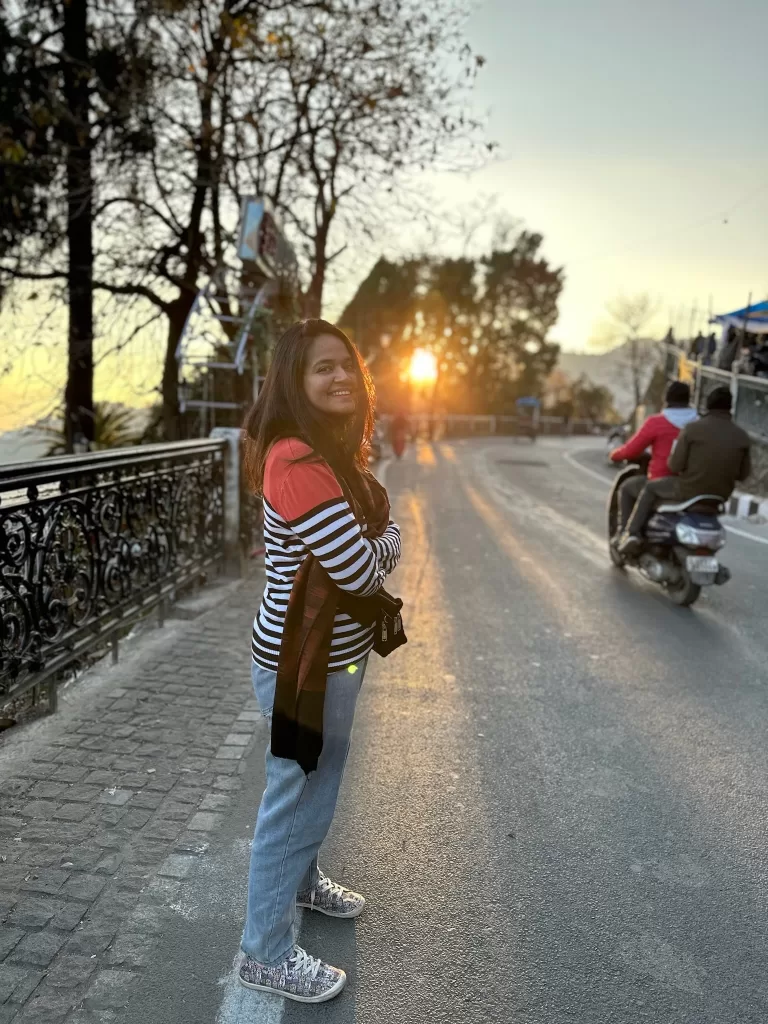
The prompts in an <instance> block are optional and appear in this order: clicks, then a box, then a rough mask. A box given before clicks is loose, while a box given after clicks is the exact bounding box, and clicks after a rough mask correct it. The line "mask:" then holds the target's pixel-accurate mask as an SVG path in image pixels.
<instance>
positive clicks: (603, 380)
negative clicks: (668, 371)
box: [557, 340, 658, 416]
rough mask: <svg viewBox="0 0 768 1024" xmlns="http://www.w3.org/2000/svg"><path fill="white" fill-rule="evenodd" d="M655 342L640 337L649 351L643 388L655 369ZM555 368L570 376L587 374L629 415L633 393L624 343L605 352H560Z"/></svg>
mask: <svg viewBox="0 0 768 1024" xmlns="http://www.w3.org/2000/svg"><path fill="white" fill-rule="evenodd" d="M656 344H658V343H657V342H655V341H652V340H645V341H643V345H644V346H646V347H647V351H648V369H647V377H646V379H645V380H644V381H643V390H645V387H646V386H647V384H648V382H649V381H650V379H651V374H652V373H653V369H654V361H653V358H652V353H653V348H654V346H655V345H656ZM557 366H558V369H560V370H562V372H563V373H564V374H565V375H566V376H567V377H569V378H570V379H571V380H576V379H577V378H578V377H580V376H581V375H582V374H583V375H584V376H585V377H588V378H589V379H590V380H591V381H592V383H593V384H600V385H602V386H603V387H606V388H608V390H609V391H610V392H611V394H612V395H613V400H614V404H615V406H616V409H617V411H618V412H620V413H622V414H623V415H625V416H629V415H630V413H631V412H632V407H633V404H634V399H633V397H632V386H631V382H630V378H629V374H628V373H627V345H626V343H625V344H624V345H619V346H617V347H616V348H612V349H611V350H610V351H608V352H599V353H592V352H561V353H560V357H559V359H558V362H557Z"/></svg>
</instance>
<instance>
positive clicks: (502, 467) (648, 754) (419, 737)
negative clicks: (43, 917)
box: [130, 439, 768, 1024]
mask: <svg viewBox="0 0 768 1024" xmlns="http://www.w3.org/2000/svg"><path fill="white" fill-rule="evenodd" d="M590 447H592V442H589V441H587V442H578V441H576V440H573V441H570V442H568V443H563V442H547V441H542V442H540V443H538V444H536V445H528V444H523V443H517V444H516V443H514V442H513V441H508V440H501V439H499V440H495V441H494V440H485V441H475V442H456V443H437V444H435V445H431V446H428V445H421V446H419V447H418V449H416V450H413V449H411V450H410V451H409V452H408V453H407V455H406V458H405V459H404V460H403V461H402V462H401V463H398V464H393V465H391V466H390V468H389V475H388V480H387V484H388V487H389V488H390V492H391V494H392V496H393V499H394V506H395V512H396V516H397V519H398V521H399V522H400V524H401V527H402V530H403V547H404V551H405V557H404V562H403V565H402V567H401V568H400V569H399V570H398V572H397V574H396V576H395V577H394V578H393V581H392V588H391V589H392V590H393V591H394V592H396V593H400V594H401V595H402V596H403V597H404V599H405V600H406V618H405V622H406V629H407V632H408V635H409V640H410V642H409V644H408V646H407V647H406V648H405V649H404V650H401V651H398V652H396V653H395V654H393V655H392V657H391V658H389V659H387V660H386V661H381V660H378V659H375V660H376V664H374V665H373V666H372V669H371V671H370V673H369V675H368V677H367V678H366V680H365V683H364V688H363V693H362V696H361V702H360V705H359V712H358V718H357V722H356V727H355V735H354V737H353V745H352V753H351V756H350V761H349V765H348V770H347V777H346V779H345V784H344V790H343V793H342V797H341V799H340V803H339V808H338V812H337V818H336V821H335V823H334V826H333V829H332V833H331V836H330V837H329V842H328V843H327V847H326V850H325V856H324V860H323V866H324V868H325V870H326V871H327V873H328V874H330V875H331V876H332V877H333V878H335V879H338V880H341V881H344V882H346V883H347V884H348V885H350V886H351V887H353V888H356V889H358V890H359V891H361V892H363V893H364V894H365V895H366V896H367V898H368V901H369V902H368V907H367V909H366V912H365V914H364V915H363V917H362V918H360V919H359V920H358V921H357V922H338V921H331V920H328V919H325V918H320V917H318V916H316V915H312V916H311V915H308V914H305V915H304V918H303V925H302V932H301V940H302V943H303V944H304V945H305V946H306V947H307V948H308V949H309V950H310V951H311V952H313V953H316V954H320V955H323V956H324V957H325V958H327V959H329V960H330V961H331V962H333V963H337V964H338V965H339V966H341V967H344V969H345V970H346V971H347V972H348V975H349V985H348V988H347V991H346V992H345V993H344V994H343V995H342V996H341V997H340V998H339V999H338V1000H335V1001H334V1002H333V1003H330V1004H326V1005H323V1006H316V1007H304V1006H299V1005H297V1004H291V1003H288V1004H283V1003H282V1002H281V1001H280V1000H279V999H276V998H274V997H263V998H262V997H260V996H259V995H258V994H254V993H249V992H244V991H243V990H242V989H240V990H237V986H236V985H235V984H234V982H233V978H232V976H231V975H230V976H229V978H227V977H223V978H221V984H220V986H219V987H218V988H217V987H216V986H215V985H214V981H215V980H216V979H215V977H211V975H212V974H213V973H214V972H213V969H212V968H211V967H210V966H208V961H210V960H211V957H210V954H206V950H210V949H211V948H214V947H215V948H216V949H217V950H219V949H220V948H221V946H222V944H224V945H225V946H226V944H227V943H229V946H230V949H229V953H231V954H234V953H235V951H236V946H237V939H238V937H239V935H238V932H237V927H239V917H238V914H239V912H240V909H239V908H242V899H243V893H244V883H245V878H244V871H245V864H246V860H247V839H248V837H249V835H250V831H251V828H252V821H253V817H252V811H250V805H249V803H248V800H246V799H245V798H242V799H240V801H239V803H238V808H237V809H236V812H233V816H232V817H231V819H230V824H229V825H228V827H227V829H224V830H223V833H222V836H220V837H219V839H218V846H217V847H216V848H215V849H214V850H213V851H212V859H211V861H210V867H209V869H208V870H209V879H208V884H207V894H206V895H201V896H200V897H199V898H200V900H202V901H203V903H205V901H206V900H207V901H208V903H206V905H205V907H204V909H203V910H202V911H201V910H200V908H199V907H198V908H197V910H196V911H194V912H193V911H192V910H190V912H189V913H188V914H187V916H186V919H180V923H179V928H178V930H177V931H178V934H177V935H176V936H175V938H173V941H171V938H169V943H171V945H173V943H175V946H174V947H173V948H174V950H175V953H174V957H175V961H174V963H172V964H171V965H170V967H169V966H168V965H167V964H166V965H164V966H165V968H166V969H165V973H164V979H165V984H166V985H167V984H168V983H169V978H171V979H174V984H175V985H177V986H178V989H177V990H178V991H179V992H181V994H182V996H183V997H184V1007H185V1010H184V1014H183V1015H178V1019H179V1020H182V1019H183V1020H184V1021H185V1024H196V1022H198V1021H199V1022H200V1024H209V1022H210V1021H211V1020H212V1019H213V1018H212V1014H211V1011H210V1009H208V1007H210V1005H211V1003H212V998H211V992H213V993H214V994H215V1001H216V1004H217V1006H218V1009H217V1011H216V1013H217V1014H218V1016H217V1017H216V1019H217V1020H218V1021H219V1022H220V1024H235V1022H236V1024H246V1022H247V1024H255V1022H264V1021H275V1022H276V1021H279V1020H282V1021H284V1022H285V1024H295V1022H304V1021H310V1020H311V1021H313V1022H327V1024H373V1022H382V1024H421V1022H423V1024H435V1022H451V1024H454V1022H461V1024H464V1022H467V1024H470V1022H471V1024H474V1022H477V1024H480V1022H483V1024H492V1022H505V1024H506V1022H515V1024H518V1022H519V1024H572V1022H579V1024H607V1022H619V1024H630V1022H641V1021H642V1022H645V1021H648V1022H653V1024H683V1022H684V1024H736V1022H738V1024H752V1022H754V1024H758V1022H760V1024H763V1022H764V1021H765V1020H766V1019H767V1018H768V981H766V980H765V963H766V959H767V954H768V948H767V947H768V942H767V941H766V934H767V932H768V927H767V926H766V911H767V910H768V897H767V892H768V890H767V889H766V880H765V878H766V870H765V869H766V826H765V807H766V798H767V797H768V753H767V751H766V742H765V736H766V727H767V726H768V635H766V631H765V630H764V628H763V621H764V619H763V609H764V607H765V605H766V599H767V598H768V573H767V572H766V569H767V568H768V545H766V544H764V543H760V541H759V540H752V539H749V538H748V537H743V536H740V535H736V534H734V535H732V536H731V537H730V538H729V541H728V545H727V547H726V549H725V557H724V561H725V562H726V564H728V565H729V566H730V567H731V568H732V570H733V579H732V581H731V583H730V584H729V585H728V586H726V587H724V588H720V589H714V588H713V589H712V590H710V591H709V592H708V593H707V594H706V595H705V596H704V597H703V598H702V600H701V602H700V603H699V604H698V605H696V607H695V608H694V609H679V608H676V607H675V606H673V605H672V604H671V602H669V601H668V600H667V599H666V598H665V597H664V595H663V594H662V593H661V591H659V590H658V589H656V588H654V587H652V586H651V585H650V584H646V583H645V582H643V581H642V580H641V579H640V578H639V577H638V576H636V575H625V574H622V573H620V572H618V571H617V570H615V569H613V568H612V567H611V565H610V563H609V561H608V558H607V553H606V545H605V540H604V537H603V507H604V503H605V497H606V494H607V490H608V483H607V479H608V478H609V477H610V471H609V470H608V469H606V468H605V467H604V462H603V456H602V452H603V449H602V448H600V449H594V450H589V449H590ZM603 474H604V475H605V478H606V482H605V483H601V481H600V479H599V477H600V476H601V475H603ZM734 525H737V524H734ZM745 532H750V531H749V530H745ZM751 532H753V533H755V535H756V536H757V537H758V538H763V537H766V538H768V529H767V530H766V531H765V534H761V533H760V532H759V531H751ZM260 763H261V753H259V754H258V755H255V754H254V755H252V756H251V757H250V758H249V762H248V769H247V770H248V772H250V773H251V775H252V782H253V792H252V800H251V802H252V803H253V805H254V807H255V803H257V802H258V795H259V793H260V785H261V784H262V782H261V779H262V776H261V775H260V771H261V769H260ZM249 812H250V813H251V817H250V818H249ZM206 915H208V916H207V917H206ZM189 922H195V923H194V924H190V923H189ZM185 929H186V930H185ZM195 929H196V931H195ZM193 932H194V940H192V939H190V935H191V934H192V933H193ZM169 956H170V954H169ZM206 956H207V957H208V960H206ZM192 957H196V958H197V959H196V960H192V961H191V960H190V958H192ZM171 959H173V957H171ZM213 959H214V960H217V961H220V960H221V959H222V956H221V954H217V956H216V957H214V958H213ZM230 959H231V957H230ZM191 963H192V964H193V966H191ZM185 968H186V973H185ZM190 970H192V971H193V982H194V984H192V983H191V981H190V977H189V972H190ZM161 978H162V973H158V979H161ZM159 984H160V980H158V985H159ZM203 990H204V991H205V993H206V994H205V995H204V996H200V999H199V1002H198V1008H197V1009H196V1005H195V1000H194V999H192V998H190V997H189V992H192V991H197V992H198V993H201V992H203ZM185 993H186V995H185ZM155 997H156V993H155V994H153V991H152V989H151V986H150V988H149V989H148V990H147V992H146V993H145V1002H146V1003H147V1011H148V1012H149V1007H151V1005H153V1002H152V1001H153V999H155ZM155 1005H157V1004H155ZM177 1006H178V1001H177ZM142 1013H143V1008H142V1006H141V1005H139V1004H137V1006H136V1008H135V1011H134V1013H133V1015H132V1016H131V1018H130V1019H131V1021H132V1020H134V1019H135V1020H136V1021H137V1022H138V1021H139V1020H141V1019H142ZM161 1017H162V1019H163V1020H171V1019H174V1020H175V1019H176V1015H174V1013H173V1012H171V1010H170V1008H169V1011H168V1013H167V1014H166V1013H163V1014H162V1015H161ZM143 1019H144V1020H146V1019H147V1017H146V1016H144V1017H143ZM156 1019H160V1017H156Z"/></svg>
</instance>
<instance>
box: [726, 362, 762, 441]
mask: <svg viewBox="0 0 768 1024" xmlns="http://www.w3.org/2000/svg"><path fill="white" fill-rule="evenodd" d="M734 419H735V420H736V422H737V423H738V424H739V426H740V427H744V429H745V430H746V431H748V432H749V433H750V434H752V435H753V436H754V437H759V438H764V439H765V440H766V441H768V380H764V379H763V378H761V377H739V378H738V389H737V393H736V408H735V409H734Z"/></svg>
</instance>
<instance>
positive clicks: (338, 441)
mask: <svg viewBox="0 0 768 1024" xmlns="http://www.w3.org/2000/svg"><path fill="white" fill-rule="evenodd" d="M321 334H330V335H332V336H333V337H334V338H338V339H339V340H340V341H343V342H344V344H345V345H346V348H347V351H348V352H349V354H350V357H351V359H352V361H353V363H354V366H355V373H356V375H357V377H358V396H357V408H356V410H355V412H354V414H353V415H352V416H350V418H349V420H348V421H347V422H346V423H345V424H344V425H343V427H342V428H341V429H339V427H338V426H337V425H336V423H335V422H334V420H333V419H332V418H331V417H328V416H324V415H323V414H322V413H320V412H319V411H318V410H317V409H315V407H314V406H313V405H312V404H311V402H310V401H309V399H308V398H307V395H306V392H305V390H304V371H305V369H306V361H307V353H308V352H309V349H310V346H311V344H312V342H313V341H314V339H315V338H317V337H319V336H320V335H321ZM374 396H375V392H374V388H373V381H372V380H371V375H370V373H369V372H368V368H367V367H366V365H365V363H364V362H363V360H362V358H361V356H360V353H359V352H358V350H357V348H356V347H355V346H354V345H353V343H352V342H351V341H350V340H349V338H348V337H347V336H346V334H345V333H344V332H343V331H342V330H341V329H340V328H338V327H335V326H334V325H333V324H330V323H328V321H327V320H300V321H299V322H298V323H295V324H293V325H292V326H291V327H289V328H288V330H287V331H286V332H285V334H283V336H282V337H281V338H280V340H279V341H278V343H277V345H276V346H275V351H274V354H273V356H272V363H271V365H270V367H269V370H268V371H267V376H266V379H265V381H264V383H263V384H262V387H261V391H260V392H259V397H258V399H257V400H256V402H255V403H254V404H253V406H252V407H251V409H250V411H249V413H248V415H247V416H246V418H245V423H244V424H243V428H244V430H245V465H246V470H247V472H248V476H249V478H250V481H251V485H252V487H253V489H254V491H255V492H256V493H257V494H261V493H262V492H263V487H264V465H265V463H266V460H267V455H268V454H269V450H270V448H271V447H272V445H273V444H274V443H275V441H279V440H280V439H281V438H285V437H298V438H300V439H301V440H302V441H305V442H306V443H307V444H308V445H309V446H310V448H312V449H313V451H314V452H315V453H316V454H317V455H319V456H320V457H322V458H323V459H325V460H326V462H328V464H329V465H330V466H331V468H332V469H333V470H334V472H335V473H336V474H337V476H339V477H340V478H341V479H343V480H347V481H350V478H354V477H356V476H357V472H364V471H365V470H367V467H368V453H369V451H370V445H371V438H372V436H373V408H374ZM356 471H357V472H356Z"/></svg>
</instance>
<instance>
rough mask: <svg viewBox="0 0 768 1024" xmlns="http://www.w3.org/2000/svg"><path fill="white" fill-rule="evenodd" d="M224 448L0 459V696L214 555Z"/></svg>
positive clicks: (39, 675) (33, 679) (219, 542)
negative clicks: (21, 460) (19, 460)
mask: <svg viewBox="0 0 768 1024" xmlns="http://www.w3.org/2000/svg"><path fill="white" fill-rule="evenodd" d="M224 448H225V442H224V441H221V440H218V439H215V440H200V441H181V442H178V443H177V444H156V445H146V446H142V447H138V448H123V449H114V450H111V451H105V452H99V453H96V454H89V455H70V456H64V457H62V458H53V459H43V460H40V461H38V462H31V463H17V464H14V465H10V466H2V467H0V704H2V703H4V702H5V701H7V700H8V699H9V698H11V697H14V696H16V695H20V694H22V693H24V692H25V691H27V690H29V689H30V688H32V687H34V686H37V685H39V684H40V683H41V682H43V681H45V680H51V679H53V678H54V676H55V674H56V673H57V672H59V671H60V670H62V669H63V668H65V667H66V666H67V665H68V664H70V663H71V662H73V661H75V660H76V659H77V658H79V657H80V656H81V655H82V654H84V653H85V652H86V651H87V650H88V649H89V648H92V647H93V646H95V645H97V644H99V643H103V642H104V641H105V640H106V639H107V638H109V637H110V635H112V634H116V632H117V631H119V630H120V629H121V628H125V627H126V626H127V625H129V624H130V623H131V622H132V621H133V620H134V619H136V618H138V617H139V616H141V615H143V614H145V613H146V611H147V610H149V609H150V608H152V607H153V606H154V605H156V604H158V603H159V602H162V601H164V600H165V599H166V598H167V597H168V596H169V595H171V594H172V593H173V592H175V591H176V590H177V589H178V588H179V587H181V586H184V585H185V584H186V583H189V582H193V581H194V580H195V579H196V578H199V576H200V574H201V573H203V572H205V571H206V570H207V569H209V568H210V567H212V566H214V565H216V564H217V563H219V562H220V561H221V560H222V558H223V553H224Z"/></svg>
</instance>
